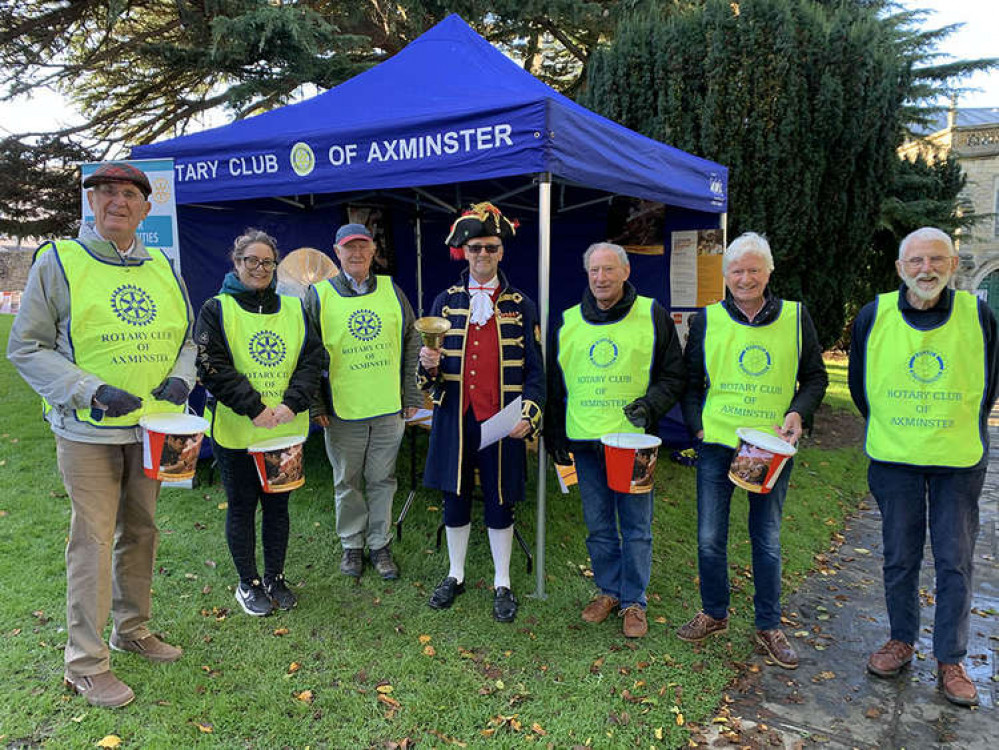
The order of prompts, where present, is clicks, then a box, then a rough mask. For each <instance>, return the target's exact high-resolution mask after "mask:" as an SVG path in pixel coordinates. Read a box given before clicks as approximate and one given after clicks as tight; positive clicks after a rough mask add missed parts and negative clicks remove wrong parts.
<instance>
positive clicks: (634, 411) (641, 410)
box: [624, 398, 652, 427]
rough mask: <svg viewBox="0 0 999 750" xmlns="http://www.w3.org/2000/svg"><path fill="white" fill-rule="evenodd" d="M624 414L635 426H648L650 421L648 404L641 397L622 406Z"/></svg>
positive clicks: (650, 413) (650, 415) (650, 414)
mask: <svg viewBox="0 0 999 750" xmlns="http://www.w3.org/2000/svg"><path fill="white" fill-rule="evenodd" d="M624 416H625V417H627V418H628V421H629V422H631V423H632V424H633V425H635V427H648V426H649V422H651V421H652V412H651V411H650V410H649V407H648V404H646V403H645V402H644V401H642V400H641V399H637V398H636V399H635V400H634V401H632V402H631V403H630V404H628V405H627V406H625V407H624Z"/></svg>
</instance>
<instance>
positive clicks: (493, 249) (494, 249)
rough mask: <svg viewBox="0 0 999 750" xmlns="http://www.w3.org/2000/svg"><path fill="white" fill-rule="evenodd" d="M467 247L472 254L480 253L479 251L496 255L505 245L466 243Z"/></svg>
mask: <svg viewBox="0 0 999 750" xmlns="http://www.w3.org/2000/svg"><path fill="white" fill-rule="evenodd" d="M465 249H466V250H468V252H470V253H471V254H472V255H478V254H479V253H489V254H490V255H494V254H496V253H498V252H499V251H500V250H502V249H503V245H465Z"/></svg>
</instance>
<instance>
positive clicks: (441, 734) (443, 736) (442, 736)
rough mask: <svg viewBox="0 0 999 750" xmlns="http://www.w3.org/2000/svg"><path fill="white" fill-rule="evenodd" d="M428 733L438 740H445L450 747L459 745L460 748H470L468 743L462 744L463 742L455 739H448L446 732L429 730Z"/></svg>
mask: <svg viewBox="0 0 999 750" xmlns="http://www.w3.org/2000/svg"><path fill="white" fill-rule="evenodd" d="M427 731H428V732H430V734H432V735H433V736H434V737H437V738H438V739H441V740H444V742H446V743H448V744H449V745H457V746H458V747H468V743H467V742H462V741H461V740H458V739H455V738H454V737H448V736H447V735H446V734H444V732H442V731H440V730H439V729H428V730H427Z"/></svg>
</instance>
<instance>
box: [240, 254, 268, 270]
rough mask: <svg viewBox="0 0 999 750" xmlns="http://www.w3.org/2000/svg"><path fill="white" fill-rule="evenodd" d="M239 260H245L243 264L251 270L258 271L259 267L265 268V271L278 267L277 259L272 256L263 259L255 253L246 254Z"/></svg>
mask: <svg viewBox="0 0 999 750" xmlns="http://www.w3.org/2000/svg"><path fill="white" fill-rule="evenodd" d="M239 260H241V261H243V265H244V266H246V267H247V268H249V269H250V270H251V271H256V270H257V269H258V268H263V269H264V270H265V271H273V270H274V269H275V268H277V261H276V260H271V259H270V258H265V259H264V260H261V259H260V258H258V257H257V256H255V255H244V256H243V257H242V258H240V259H239Z"/></svg>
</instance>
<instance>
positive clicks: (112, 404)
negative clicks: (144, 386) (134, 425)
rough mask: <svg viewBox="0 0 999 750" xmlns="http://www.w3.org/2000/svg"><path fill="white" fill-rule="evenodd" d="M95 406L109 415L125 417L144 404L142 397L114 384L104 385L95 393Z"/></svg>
mask: <svg viewBox="0 0 999 750" xmlns="http://www.w3.org/2000/svg"><path fill="white" fill-rule="evenodd" d="M94 401H95V402H96V403H95V406H97V408H98V409H103V410H104V413H105V414H106V415H107V416H109V417H124V416H125V415H126V414H128V413H130V412H133V411H135V410H136V409H138V408H139V407H140V406H142V399H141V398H139V397H138V396H133V395H132V394H131V393H129V392H128V391H123V390H122V389H121V388H115V387H114V386H113V385H102V386H101V387H100V388H98V389H97V393H95V394H94Z"/></svg>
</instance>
